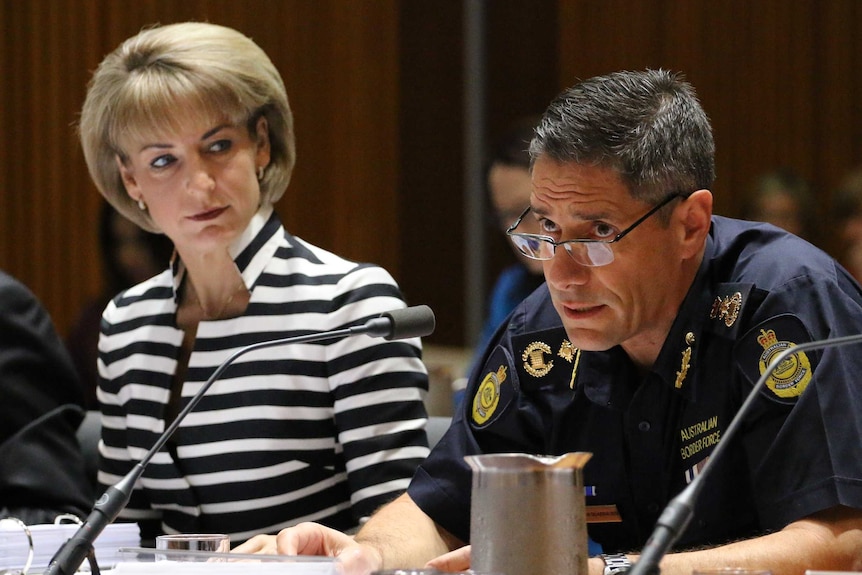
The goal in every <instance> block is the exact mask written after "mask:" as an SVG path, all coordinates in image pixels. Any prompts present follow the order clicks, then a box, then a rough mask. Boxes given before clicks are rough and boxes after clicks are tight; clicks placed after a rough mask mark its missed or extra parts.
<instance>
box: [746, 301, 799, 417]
mask: <svg viewBox="0 0 862 575" xmlns="http://www.w3.org/2000/svg"><path fill="white" fill-rule="evenodd" d="M809 341H811V336H810V335H809V333H808V330H807V329H805V326H804V325H803V324H802V321H801V320H800V319H799V318H798V317H796V316H794V315H781V316H777V317H774V318H771V319H769V320H767V321H765V322H763V323H761V324H759V325H757V326H755V327H754V328H753V329H751V330H750V331H749V332H748V333H746V334H745V336H744V337H743V339H742V341H741V342H740V343H739V344H738V345H739V348H738V349H739V351H740V360H739V361H740V367H742V370H743V371H744V372H745V373H746V375H748V376H749V378H750V379H751V381H752V382H756V381H757V380H758V379H759V378H760V377H762V376H763V375H764V374H765V373H767V371H769V370H771V374H770V375H769V377H768V378H767V379H766V381H765V384H766V387H767V388H768V389H769V391H771V392H772V394H773V395H774V396H775V397H776V398H778V399H781V400H785V401H795V400H796V398H797V397H799V396H800V395H802V393H803V392H804V391H805V388H806V387H808V384H809V383H811V378H812V377H813V375H814V368H815V366H816V361H815V360H812V358H810V357H809V356H808V354H806V353H805V352H799V353H796V354H790V355H788V356H787V357H785V358H784V359H783V360H782V361H781V362H780V363H778V364H777V365H773V363H774V361H775V359H776V358H777V356H778V355H779V354H781V353H782V352H784V351H786V350H788V349H792V348H794V347H795V346H796V345H797V344H800V343H805V342H809ZM755 366H756V370H757V371H756V372H755V371H754V370H755Z"/></svg>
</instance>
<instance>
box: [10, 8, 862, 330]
mask: <svg viewBox="0 0 862 575" xmlns="http://www.w3.org/2000/svg"><path fill="white" fill-rule="evenodd" d="M486 9H487V13H488V35H489V37H488V46H489V54H488V61H489V72H488V80H489V87H490V89H489V92H488V119H489V128H488V132H489V137H490V138H491V139H493V137H494V135H495V133H499V130H500V127H501V126H502V125H504V123H506V122H507V121H508V120H511V119H512V118H514V117H516V116H519V115H522V114H527V113H531V112H537V111H540V110H541V108H542V107H543V106H544V105H545V104H546V103H547V102H548V101H549V100H550V98H551V97H553V95H554V94H555V93H556V92H557V91H559V90H560V89H562V88H563V87H565V86H568V85H570V84H572V83H574V82H575V81H576V79H577V78H583V77H589V76H592V75H595V74H599V73H606V72H610V71H613V70H617V69H622V68H629V69H633V68H644V67H665V68H670V69H674V70H679V71H682V72H684V73H685V74H686V76H687V77H688V79H689V80H690V81H691V82H692V83H693V84H694V85H695V87H696V88H697V90H698V93H699V95H700V97H701V100H702V101H703V104H704V107H705V108H706V110H707V112H708V113H709V115H710V117H711V118H712V120H713V124H714V128H715V135H716V142H717V146H718V157H717V164H718V166H717V167H718V180H717V182H716V186H715V190H714V191H715V193H716V207H717V211H718V212H720V213H725V214H728V215H738V213H739V209H740V206H741V204H742V202H743V200H744V199H745V194H746V193H747V191H748V189H749V187H750V184H751V182H752V180H753V178H754V177H755V176H756V175H757V174H758V173H759V172H761V171H762V170H766V169H771V168H775V167H778V166H789V167H792V168H794V169H796V170H798V171H799V172H800V173H801V175H803V176H805V177H806V178H808V179H810V180H811V182H812V183H813V185H814V189H815V190H816V191H817V193H818V197H819V200H820V201H819V203H818V205H819V208H820V209H821V210H823V212H822V214H821V215H822V216H824V217H825V216H827V215H828V212H827V208H828V206H829V202H830V195H831V194H830V192H831V190H832V189H834V186H835V185H836V184H837V181H838V180H839V179H840V177H841V176H842V175H843V174H844V173H845V172H846V171H847V170H848V169H850V168H851V167H853V166H855V165H856V164H857V163H862V134H860V131H862V130H860V127H862V118H860V114H862V111H860V110H862V106H859V105H858V104H857V103H858V102H859V101H860V98H862V93H860V91H862V87H860V80H858V79H857V78H858V77H859V76H860V74H859V71H860V64H862V63H860V61H859V60H860V57H862V4H860V3H859V2H857V1H856V0H827V1H824V2H821V1H815V0H801V1H799V2H786V1H785V0H756V1H751V0H723V1H721V2H715V1H714V0H601V1H597V0H491V1H488V2H486ZM461 10H462V3H461V2H459V1H455V0H452V1H444V2H440V1H439V0H252V1H251V2H247V3H239V2H235V1H234V0H185V1H184V2H177V1H176V0H137V1H136V2H122V1H116V0H28V1H26V2H22V1H18V0H0V79H2V84H0V134H2V137H0V268H2V269H4V270H6V271H8V272H9V273H11V274H13V275H15V276H17V277H19V278H20V279H21V280H23V281H24V282H25V283H27V284H28V285H29V286H30V287H31V288H32V289H33V290H34V292H35V293H36V294H37V295H38V296H39V297H40V298H41V299H42V300H43V301H44V302H45V304H46V306H47V307H48V309H49V310H50V311H51V313H52V315H53V317H54V319H55V322H56V323H57V326H58V328H59V330H60V331H61V333H64V332H65V330H66V329H68V327H69V325H70V324H71V322H72V320H73V317H74V315H75V314H76V313H77V310H78V309H79V307H80V306H81V305H82V304H83V303H84V302H85V301H86V300H87V298H88V297H89V296H91V295H93V294H95V293H97V292H98V291H99V288H100V277H99V276H100V268H99V254H98V253H97V248H96V230H95V221H96V214H97V211H98V206H99V202H100V198H99V196H98V194H97V192H96V191H95V189H94V188H93V186H92V185H91V183H90V181H89V178H88V176H87V174H86V169H85V167H84V163H83V158H82V155H81V152H80V149H79V146H78V143H77V138H76V136H75V130H74V122H75V119H76V116H77V111H78V110H79V108H80V105H81V102H82V101H83V97H84V93H85V86H86V82H87V80H88V78H89V75H90V72H91V71H92V70H93V69H94V67H95V66H96V64H97V63H98V62H99V61H100V60H101V58H102V56H103V55H104V54H106V53H107V52H109V51H110V50H111V49H113V48H114V47H115V46H116V45H117V44H118V43H119V42H120V41H122V40H123V39H124V38H126V37H128V36H130V35H132V34H134V33H135V32H136V31H138V30H139V29H140V28H141V27H143V26H146V25H149V24H152V23H156V22H161V23H168V22H173V21H180V20H208V21H211V22H215V23H220V24H225V25H229V26H233V27H235V28H237V29H239V30H241V31H243V32H244V33H246V34H248V35H250V36H251V37H253V38H254V39H255V40H256V41H257V42H258V43H259V44H260V45H261V46H262V47H263V48H264V50H266V51H267V53H268V54H270V56H271V57H272V59H273V61H274V62H275V64H276V66H277V67H278V68H279V70H280V71H281V72H282V75H283V76H284V79H285V83H286V85H287V89H288V93H289V96H290V99H291V104H292V107H293V109H294V113H295V115H296V131H297V141H298V150H299V159H298V164H297V169H296V173H295V176H294V179H293V182H292V183H291V186H290V188H289V190H288V193H287V194H286V195H285V197H284V199H283V200H282V201H281V202H280V204H279V212H280V213H281V215H282V217H283V219H284V220H285V222H286V224H287V226H288V227H289V228H290V229H291V231H293V232H294V233H296V234H298V235H301V236H302V237H304V238H306V239H308V240H310V241H312V242H314V243H317V244H318V245H321V246H324V247H326V248H328V249H332V250H334V251H336V252H338V253H340V254H343V255H346V256H348V257H351V258H354V259H360V260H365V261H374V262H378V263H381V264H382V265H384V266H386V267H387V268H388V269H389V270H390V271H391V272H392V273H393V275H394V276H395V277H396V278H397V279H398V281H399V283H401V285H402V287H403V288H404V291H405V294H406V296H407V297H408V299H409V301H410V302H411V303H428V304H429V305H431V306H432V307H433V308H434V309H435V311H437V315H438V323H439V326H438V330H437V333H435V335H434V336H432V338H431V340H432V341H434V342H436V343H445V344H458V343H462V342H463V341H464V339H463V338H464V334H463V333H462V322H461V319H460V316H461V314H462V313H463V302H462V299H463V298H462V296H463V292H464V283H465V279H464V277H465V274H464V270H463V269H462V266H463V264H462V259H461V258H462V245H461V244H462V238H463V232H464V228H463V223H462V215H461V212H462V208H463V205H464V201H463V192H462V181H463V180H462V176H461V171H462V169H463V166H462V160H461V158H462V150H461V139H462V135H461V131H460V130H461V124H462V110H461V85H462V80H463V78H462V74H461V65H462V60H461V58H462V55H461V51H462V49H461V47H462V44H463V38H462V32H461V18H462V13H461ZM488 233H489V235H490V236H491V237H492V243H490V244H489V245H490V246H492V250H491V251H492V252H493V253H492V254H489V257H488V262H489V264H488V266H489V271H490V273H491V274H492V275H493V273H494V272H495V271H496V270H497V269H499V267H500V266H502V265H503V264H505V263H506V261H508V260H507V257H508V254H507V253H506V249H507V248H506V247H505V244H504V243H503V242H502V241H501V240H500V238H499V236H497V235H494V234H495V233H496V232H493V231H492V230H489V232H488ZM494 242H496V243H494ZM823 242H824V245H825V246H826V247H828V248H831V247H833V246H830V245H829V242H828V238H825V237H824V238H823ZM788 257H792V256H791V255H788Z"/></svg>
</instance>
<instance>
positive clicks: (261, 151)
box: [254, 116, 270, 168]
mask: <svg viewBox="0 0 862 575" xmlns="http://www.w3.org/2000/svg"><path fill="white" fill-rule="evenodd" d="M254 129H255V133H256V135H257V154H256V157H255V160H256V164H257V166H258V167H261V168H266V167H267V166H268V165H269V161H270V141H269V122H268V121H267V119H266V116H261V117H260V118H258V119H257V124H256V125H255V127H254Z"/></svg>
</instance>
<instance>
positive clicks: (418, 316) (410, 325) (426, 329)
mask: <svg viewBox="0 0 862 575" xmlns="http://www.w3.org/2000/svg"><path fill="white" fill-rule="evenodd" d="M380 317H383V318H387V319H389V322H390V330H389V332H388V334H385V335H383V337H384V338H385V339H388V340H393V339H405V338H409V337H424V336H426V335H431V334H432V333H434V328H435V327H436V321H435V319H434V312H433V311H431V308H430V307H428V306H427V305H416V306H412V307H408V308H404V309H394V310H392V311H388V312H385V313H382V314H380Z"/></svg>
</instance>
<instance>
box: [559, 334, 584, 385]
mask: <svg viewBox="0 0 862 575" xmlns="http://www.w3.org/2000/svg"><path fill="white" fill-rule="evenodd" d="M557 355H558V356H560V357H562V358H563V359H565V360H566V361H568V362H569V363H572V362H574V366H573V367H572V378H571V379H570V380H569V388H570V389H574V388H575V379H576V378H577V377H578V364H579V363H580V362H581V350H580V348H577V347H575V346H573V345H572V342H570V341H569V340H567V339H564V340H563V343H562V345H560V351H558V352H557Z"/></svg>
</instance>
